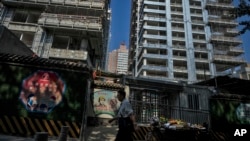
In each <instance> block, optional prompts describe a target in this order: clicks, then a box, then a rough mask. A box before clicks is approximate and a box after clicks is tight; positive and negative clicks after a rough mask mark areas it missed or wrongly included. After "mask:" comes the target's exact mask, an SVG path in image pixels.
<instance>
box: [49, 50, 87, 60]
mask: <svg viewBox="0 0 250 141" xmlns="http://www.w3.org/2000/svg"><path fill="white" fill-rule="evenodd" d="M87 56H88V52H87V51H81V50H66V49H55V48H51V49H50V50H49V57H53V58H62V59H65V58H67V59H71V58H72V59H78V60H87Z"/></svg>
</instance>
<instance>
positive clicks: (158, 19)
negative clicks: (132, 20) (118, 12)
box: [143, 15, 166, 22]
mask: <svg viewBox="0 0 250 141" xmlns="http://www.w3.org/2000/svg"><path fill="white" fill-rule="evenodd" d="M143 20H145V21H155V22H165V21H166V17H165V16H153V15H144V16H143Z"/></svg>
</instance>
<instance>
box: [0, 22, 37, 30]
mask: <svg viewBox="0 0 250 141" xmlns="http://www.w3.org/2000/svg"><path fill="white" fill-rule="evenodd" d="M3 25H4V26H6V27H7V28H8V29H10V30H14V31H26V32H36V31H37V28H38V26H37V24H33V23H23V22H12V21H11V22H4V23H3Z"/></svg>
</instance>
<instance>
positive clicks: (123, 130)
mask: <svg viewBox="0 0 250 141" xmlns="http://www.w3.org/2000/svg"><path fill="white" fill-rule="evenodd" d="M117 98H118V100H119V101H120V102H121V105H120V107H119V110H118V112H117V115H116V117H114V118H113V119H110V120H109V123H111V122H113V121H114V120H118V127H119V130H118V132H117V135H116V139H115V141H133V137H132V134H133V132H134V131H135V130H137V128H138V127H137V125H136V123H135V116H134V113H133V109H132V106H131V104H130V102H129V101H128V100H127V99H126V92H125V91H124V90H119V91H118V94H117Z"/></svg>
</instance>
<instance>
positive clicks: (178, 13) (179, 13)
mask: <svg viewBox="0 0 250 141" xmlns="http://www.w3.org/2000/svg"><path fill="white" fill-rule="evenodd" d="M171 15H183V12H182V11H171Z"/></svg>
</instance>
